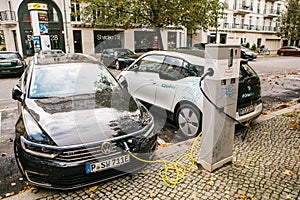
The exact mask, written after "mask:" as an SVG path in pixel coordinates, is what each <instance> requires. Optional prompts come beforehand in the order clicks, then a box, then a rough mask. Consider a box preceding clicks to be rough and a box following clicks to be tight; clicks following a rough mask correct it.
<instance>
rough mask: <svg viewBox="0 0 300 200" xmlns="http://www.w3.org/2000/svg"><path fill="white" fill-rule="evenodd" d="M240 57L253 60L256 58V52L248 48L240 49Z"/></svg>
mask: <svg viewBox="0 0 300 200" xmlns="http://www.w3.org/2000/svg"><path fill="white" fill-rule="evenodd" d="M241 58H243V59H247V60H254V59H256V58H257V54H256V53H254V52H253V51H250V50H248V49H244V48H242V49H241Z"/></svg>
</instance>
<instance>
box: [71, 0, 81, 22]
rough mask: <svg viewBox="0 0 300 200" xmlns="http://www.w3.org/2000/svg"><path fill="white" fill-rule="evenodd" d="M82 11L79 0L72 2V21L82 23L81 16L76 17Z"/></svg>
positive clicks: (72, 0)
mask: <svg viewBox="0 0 300 200" xmlns="http://www.w3.org/2000/svg"><path fill="white" fill-rule="evenodd" d="M79 11H80V6H79V2H78V0H71V21H80V16H75V14H77V13H78V12H79Z"/></svg>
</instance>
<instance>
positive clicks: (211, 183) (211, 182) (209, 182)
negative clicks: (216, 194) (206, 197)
mask: <svg viewBox="0 0 300 200" xmlns="http://www.w3.org/2000/svg"><path fill="white" fill-rule="evenodd" d="M207 184H209V185H211V186H213V185H214V184H215V182H214V181H208V182H207Z"/></svg>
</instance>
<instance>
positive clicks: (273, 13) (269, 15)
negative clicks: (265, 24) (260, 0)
mask: <svg viewBox="0 0 300 200" xmlns="http://www.w3.org/2000/svg"><path fill="white" fill-rule="evenodd" d="M279 14H280V12H279V11H278V10H274V9H269V10H265V12H264V18H274V17H278V15H279Z"/></svg>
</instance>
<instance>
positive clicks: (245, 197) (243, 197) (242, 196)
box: [240, 194, 248, 199]
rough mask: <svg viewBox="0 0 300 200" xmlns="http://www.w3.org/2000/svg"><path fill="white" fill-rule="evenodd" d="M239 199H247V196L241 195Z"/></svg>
mask: <svg viewBox="0 0 300 200" xmlns="http://www.w3.org/2000/svg"><path fill="white" fill-rule="evenodd" d="M240 198H242V199H248V196H247V195H245V194H242V195H240Z"/></svg>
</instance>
